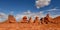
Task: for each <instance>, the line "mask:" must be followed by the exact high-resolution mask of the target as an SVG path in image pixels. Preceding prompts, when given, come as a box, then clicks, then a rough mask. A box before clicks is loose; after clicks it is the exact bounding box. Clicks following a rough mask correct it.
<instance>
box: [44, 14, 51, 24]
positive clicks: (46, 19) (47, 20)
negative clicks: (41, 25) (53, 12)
mask: <svg viewBox="0 0 60 30" xmlns="http://www.w3.org/2000/svg"><path fill="white" fill-rule="evenodd" d="M50 21H52V18H51V17H50V16H49V14H47V15H46V17H44V22H45V23H46V24H47V23H49V22H50Z"/></svg>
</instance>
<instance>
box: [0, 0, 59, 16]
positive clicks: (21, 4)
mask: <svg viewBox="0 0 60 30" xmlns="http://www.w3.org/2000/svg"><path fill="white" fill-rule="evenodd" d="M36 1H39V0H0V15H1V14H2V13H3V14H4V15H8V14H10V13H12V14H13V15H14V16H17V17H18V16H19V15H20V17H21V16H22V15H26V14H27V13H28V14H27V15H28V16H30V15H31V14H34V15H35V14H37V16H38V15H40V13H41V14H42V15H43V16H45V14H47V13H48V12H50V14H51V16H58V15H60V0H50V3H49V4H47V5H46V4H44V5H43V6H42V5H39V8H37V7H36V6H37V5H36ZM39 2H40V1H39ZM46 2H47V1H46ZM42 4H43V3H42ZM24 13H26V14H24Z"/></svg>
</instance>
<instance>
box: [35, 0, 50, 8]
mask: <svg viewBox="0 0 60 30" xmlns="http://www.w3.org/2000/svg"><path fill="white" fill-rule="evenodd" d="M50 2H51V0H37V1H36V2H35V3H36V7H37V8H41V7H44V6H48V5H49V4H50Z"/></svg>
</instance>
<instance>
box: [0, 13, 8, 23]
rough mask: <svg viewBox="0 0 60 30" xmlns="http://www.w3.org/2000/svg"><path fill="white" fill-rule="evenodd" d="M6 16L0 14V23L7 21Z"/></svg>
mask: <svg viewBox="0 0 60 30" xmlns="http://www.w3.org/2000/svg"><path fill="white" fill-rule="evenodd" d="M7 17H8V15H7V14H5V13H2V12H0V22H3V21H5V20H7Z"/></svg>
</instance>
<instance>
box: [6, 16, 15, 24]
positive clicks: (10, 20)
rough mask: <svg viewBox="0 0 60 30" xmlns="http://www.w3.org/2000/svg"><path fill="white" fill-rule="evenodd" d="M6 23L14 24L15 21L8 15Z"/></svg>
mask: <svg viewBox="0 0 60 30" xmlns="http://www.w3.org/2000/svg"><path fill="white" fill-rule="evenodd" d="M6 22H7V23H15V22H16V19H15V18H14V16H13V15H9V16H8V19H7V21H6Z"/></svg>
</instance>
